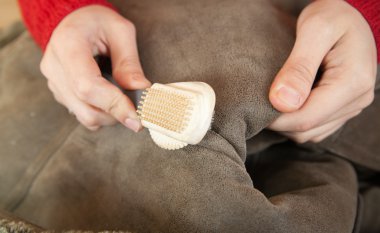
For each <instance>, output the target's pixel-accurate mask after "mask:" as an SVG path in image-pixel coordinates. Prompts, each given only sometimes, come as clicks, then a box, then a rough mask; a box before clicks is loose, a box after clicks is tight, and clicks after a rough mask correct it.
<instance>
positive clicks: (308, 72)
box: [288, 60, 314, 87]
mask: <svg viewBox="0 0 380 233" xmlns="http://www.w3.org/2000/svg"><path fill="white" fill-rule="evenodd" d="M310 64H311V63H310V62H308V61H307V60H303V61H296V62H294V63H293V64H292V65H291V66H289V67H288V71H289V73H291V78H292V79H296V81H297V83H299V84H300V85H303V86H304V87H310V86H311V85H312V84H313V81H314V74H313V72H312V68H311V67H312V66H311V65H310Z"/></svg>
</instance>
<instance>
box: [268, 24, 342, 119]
mask: <svg viewBox="0 0 380 233" xmlns="http://www.w3.org/2000/svg"><path fill="white" fill-rule="evenodd" d="M329 27H330V26H329V25H328V24H326V25H325V24H323V23H322V25H321V21H320V20H318V18H315V17H309V18H307V19H305V20H303V21H299V22H298V27H297V37H296V41H295V44H294V47H293V50H292V52H291V54H290V56H289V58H288V59H287V61H286V62H285V64H284V66H283V67H282V69H281V70H280V72H279V73H278V74H277V76H276V77H275V79H274V82H273V83H272V86H271V89H270V94H269V98H270V101H271V103H272V105H273V106H274V107H275V108H276V109H277V110H279V111H281V112H293V111H295V110H298V109H299V108H300V107H301V106H302V105H303V104H304V102H305V101H306V99H307V98H308V96H309V93H310V90H311V88H312V85H313V82H314V79H315V76H316V74H317V71H318V68H319V66H320V65H321V63H322V60H323V58H324V57H325V55H326V54H327V52H328V51H329V50H330V49H331V48H332V47H333V46H334V44H335V43H336V41H337V40H338V39H339V38H340V36H341V35H340V34H339V33H338V32H337V33H335V31H334V30H331V28H329Z"/></svg>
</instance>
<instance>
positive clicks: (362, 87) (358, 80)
mask: <svg viewBox="0 0 380 233" xmlns="http://www.w3.org/2000/svg"><path fill="white" fill-rule="evenodd" d="M358 69H359V68H358ZM352 77H353V79H352V80H353V81H352V82H353V87H354V89H355V90H357V91H362V92H364V91H369V90H372V89H374V87H375V82H376V76H374V75H366V74H363V73H362V72H361V71H353V72H352Z"/></svg>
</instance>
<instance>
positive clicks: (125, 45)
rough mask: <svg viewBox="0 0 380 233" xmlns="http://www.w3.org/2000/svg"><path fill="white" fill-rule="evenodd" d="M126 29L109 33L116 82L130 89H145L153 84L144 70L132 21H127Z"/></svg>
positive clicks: (108, 38)
mask: <svg viewBox="0 0 380 233" xmlns="http://www.w3.org/2000/svg"><path fill="white" fill-rule="evenodd" d="M123 29H124V30H120V28H117V30H115V31H112V29H110V30H111V31H112V32H110V33H108V35H107V40H108V43H109V48H110V53H111V60H112V74H113V77H114V78H115V80H116V82H117V83H118V84H119V85H120V86H121V87H123V88H125V89H128V90H137V89H145V88H147V87H149V86H151V83H150V82H149V80H147V79H146V77H145V75H144V72H143V70H142V67H141V64H140V60H139V55H138V50H137V43H136V33H135V28H134V26H133V24H132V23H129V22H128V21H126V26H125V27H124V28H123Z"/></svg>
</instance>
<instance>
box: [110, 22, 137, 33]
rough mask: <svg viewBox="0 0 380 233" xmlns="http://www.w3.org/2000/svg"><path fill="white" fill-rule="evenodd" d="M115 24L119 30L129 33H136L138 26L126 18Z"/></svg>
mask: <svg viewBox="0 0 380 233" xmlns="http://www.w3.org/2000/svg"><path fill="white" fill-rule="evenodd" d="M114 26H115V29H117V30H120V29H121V30H124V31H126V32H128V33H132V34H135V33H136V27H135V25H134V24H133V23H132V22H131V21H129V20H126V19H122V20H120V21H118V22H117V23H115V24H114Z"/></svg>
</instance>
